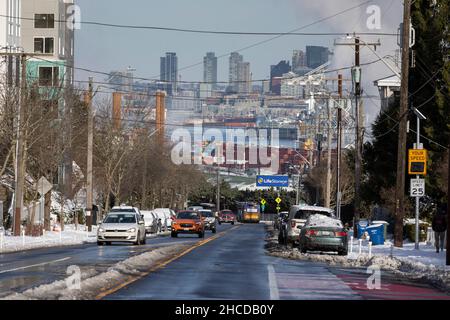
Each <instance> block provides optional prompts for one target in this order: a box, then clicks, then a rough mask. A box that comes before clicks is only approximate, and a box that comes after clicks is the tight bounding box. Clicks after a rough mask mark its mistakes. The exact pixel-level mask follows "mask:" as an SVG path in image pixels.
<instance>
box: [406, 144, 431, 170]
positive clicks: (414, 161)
mask: <svg viewBox="0 0 450 320" xmlns="http://www.w3.org/2000/svg"><path fill="white" fill-rule="evenodd" d="M427 160H428V152H427V150H425V149H410V150H409V157H408V173H409V174H410V175H426V174H427Z"/></svg>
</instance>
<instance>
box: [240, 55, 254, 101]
mask: <svg viewBox="0 0 450 320" xmlns="http://www.w3.org/2000/svg"><path fill="white" fill-rule="evenodd" d="M238 81H239V82H238V93H243V94H249V93H250V91H251V90H252V75H251V72H250V62H240V63H239V64H238Z"/></svg>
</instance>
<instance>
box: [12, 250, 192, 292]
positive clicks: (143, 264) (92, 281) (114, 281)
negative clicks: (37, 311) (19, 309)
mask: <svg viewBox="0 0 450 320" xmlns="http://www.w3.org/2000/svg"><path fill="white" fill-rule="evenodd" d="M187 247H188V245H186V244H175V245H172V246H168V247H163V248H159V249H156V250H153V251H149V252H145V253H143V254H140V255H137V256H134V257H131V258H128V259H127V260H124V261H121V262H119V263H117V264H115V265H114V266H112V267H110V268H108V270H107V271H106V272H103V273H97V272H96V271H95V269H93V268H89V269H87V270H81V283H80V288H79V289H70V288H69V286H68V284H73V281H70V280H69V278H68V279H66V280H60V281H55V282H53V283H51V284H46V285H41V286H39V287H36V288H32V289H29V290H26V291H25V292H23V293H16V294H12V295H9V296H7V297H5V298H3V300H91V299H95V298H96V297H98V295H99V294H101V293H102V292H105V291H107V290H110V289H112V288H115V287H117V286H119V285H121V284H123V283H126V282H131V281H132V280H134V279H137V278H139V277H142V276H145V275H146V274H147V273H148V272H149V271H150V270H152V268H155V267H157V266H158V263H160V262H161V261H163V260H165V259H167V257H168V256H173V255H175V254H178V253H180V252H182V251H183V250H185V249H186V248H187ZM66 281H67V282H68V283H67V282H66Z"/></svg>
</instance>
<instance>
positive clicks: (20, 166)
mask: <svg viewBox="0 0 450 320" xmlns="http://www.w3.org/2000/svg"><path fill="white" fill-rule="evenodd" d="M21 65H22V75H21V88H20V91H21V92H20V103H19V110H18V119H17V145H16V174H15V188H14V193H15V197H14V200H15V203H14V236H20V231H21V230H20V225H21V214H22V207H23V188H24V175H25V173H24V170H25V167H24V165H25V161H24V159H23V157H24V150H23V149H24V148H23V144H24V139H23V138H24V125H23V122H24V121H25V104H26V98H25V97H26V83H27V79H26V75H27V69H26V55H25V54H23V55H22V56H21Z"/></svg>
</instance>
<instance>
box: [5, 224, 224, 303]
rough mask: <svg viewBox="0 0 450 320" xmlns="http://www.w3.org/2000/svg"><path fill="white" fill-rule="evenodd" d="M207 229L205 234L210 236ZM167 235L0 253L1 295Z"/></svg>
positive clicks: (164, 241)
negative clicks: (109, 243)
mask: <svg viewBox="0 0 450 320" xmlns="http://www.w3.org/2000/svg"><path fill="white" fill-rule="evenodd" d="M230 227H231V226H230V225H222V226H219V228H218V230H219V231H224V230H227V229H230ZM211 236H212V234H211V232H208V231H207V232H206V234H205V237H206V238H209V237H211ZM176 240H177V241H176V242H177V243H178V242H185V243H192V244H194V243H197V242H198V241H200V240H201V239H199V238H197V237H192V236H184V235H182V236H180V238H178V239H176ZM174 243H175V241H174V239H171V238H170V237H156V238H148V239H147V244H146V245H142V246H133V245H128V244H114V245H112V246H100V247H98V246H97V244H84V245H77V246H70V247H55V248H44V249H37V250H30V251H23V252H17V253H8V254H2V255H0V298H1V297H5V296H7V295H8V294H11V293H13V292H23V291H25V290H27V289H30V288H32V287H36V286H39V285H42V284H48V283H51V282H53V281H56V280H62V279H65V278H66V277H67V274H66V271H67V267H69V266H71V265H77V266H79V267H80V268H81V269H82V270H86V269H89V268H94V269H95V270H96V271H99V272H102V271H106V270H107V269H108V267H110V266H112V265H114V264H115V263H117V262H119V261H123V260H125V259H127V258H129V257H131V256H134V255H137V254H140V253H143V252H146V251H150V250H152V249H155V248H158V247H162V246H166V245H171V244H174Z"/></svg>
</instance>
